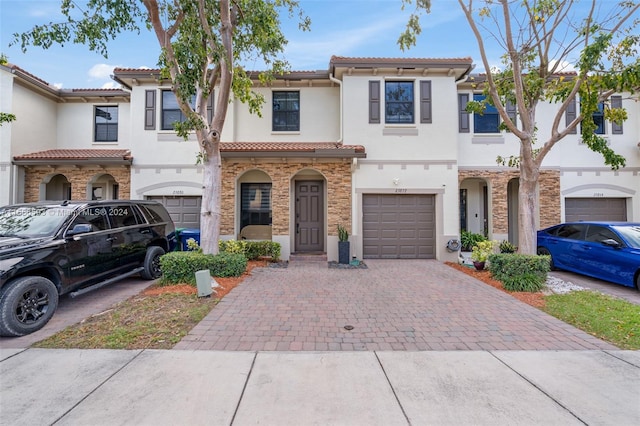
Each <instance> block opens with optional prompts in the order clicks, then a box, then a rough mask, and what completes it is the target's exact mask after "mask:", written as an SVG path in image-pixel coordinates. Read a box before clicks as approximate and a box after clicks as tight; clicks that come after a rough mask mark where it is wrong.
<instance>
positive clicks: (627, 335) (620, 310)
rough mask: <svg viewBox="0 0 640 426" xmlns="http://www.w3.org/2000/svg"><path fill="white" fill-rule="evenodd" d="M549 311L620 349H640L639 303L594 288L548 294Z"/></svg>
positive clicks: (547, 311) (546, 310) (546, 298)
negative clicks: (599, 291) (592, 289)
mask: <svg viewBox="0 0 640 426" xmlns="http://www.w3.org/2000/svg"><path fill="white" fill-rule="evenodd" d="M545 302H546V303H545V306H544V308H542V309H543V310H544V311H545V312H546V313H548V314H550V315H552V316H554V317H556V318H558V319H560V320H562V321H564V322H566V323H568V324H571V325H573V326H574V327H576V328H579V329H581V330H583V331H585V332H587V333H589V334H591V335H593V336H596V337H598V338H599V339H602V340H605V341H607V342H609V343H612V344H614V345H616V346H617V347H619V348H621V349H630V350H638V349H640V305H635V304H633V303H630V302H627V301H626V300H623V299H618V298H616V297H612V296H608V295H604V294H602V293H598V292H594V291H572V292H570V293H567V294H554V295H550V296H546V297H545Z"/></svg>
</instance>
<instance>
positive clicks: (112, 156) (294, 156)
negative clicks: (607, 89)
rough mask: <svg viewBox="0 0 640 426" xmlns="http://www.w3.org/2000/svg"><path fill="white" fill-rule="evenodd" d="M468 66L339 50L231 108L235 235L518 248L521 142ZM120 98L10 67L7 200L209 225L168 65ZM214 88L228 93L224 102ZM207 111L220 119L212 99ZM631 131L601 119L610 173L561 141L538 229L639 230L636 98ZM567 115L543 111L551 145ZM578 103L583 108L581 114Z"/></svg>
mask: <svg viewBox="0 0 640 426" xmlns="http://www.w3.org/2000/svg"><path fill="white" fill-rule="evenodd" d="M472 69H473V63H472V60H471V59H470V58H452V59H435V58H425V59H419V58H414V59H407V58H404V59H394V58H347V57H335V56H334V57H332V58H331V59H330V62H329V67H328V69H327V70H323V71H295V72H291V73H289V74H286V75H284V76H280V77H278V78H277V79H276V80H275V81H274V82H273V83H272V84H270V85H269V86H260V85H258V84H256V87H255V90H256V91H258V92H260V93H262V94H263V95H264V97H265V99H266V100H267V102H266V103H265V104H264V105H263V108H262V116H261V117H259V116H257V115H253V114H250V113H249V111H248V108H247V107H246V106H245V105H244V104H242V103H240V102H232V105H231V106H230V108H229V111H228V115H227V119H226V123H225V127H224V131H223V134H222V144H221V152H222V159H223V180H222V213H223V218H222V228H221V235H222V238H225V239H238V238H250V239H251V238H260V239H262V238H267V239H272V240H274V241H277V242H279V243H280V244H281V245H282V254H283V258H285V259H288V258H289V256H290V255H291V254H321V255H325V254H326V256H327V258H328V259H329V260H335V259H337V241H338V236H337V226H338V225H339V224H340V225H343V226H345V227H346V228H347V229H349V230H350V234H351V235H350V240H351V251H352V253H351V254H352V256H355V257H357V258H359V259H367V258H434V259H438V260H441V261H445V260H455V258H456V256H457V253H456V252H452V251H449V250H448V249H447V243H448V242H449V241H450V240H455V239H458V238H459V235H460V230H461V229H464V230H469V231H473V232H479V233H484V234H486V235H488V236H489V237H491V238H494V239H498V240H505V239H508V240H510V241H512V242H514V243H515V242H517V221H518V215H517V194H518V171H517V170H516V169H513V168H508V167H506V166H501V165H498V164H497V163H496V157H497V156H498V155H501V156H503V157H508V156H510V155H517V154H518V150H519V146H518V141H517V139H516V138H515V137H514V136H513V135H511V134H509V133H506V132H501V131H499V129H498V125H499V117H497V114H495V112H494V111H491V110H488V111H487V112H486V113H485V114H484V115H474V114H469V113H467V112H466V111H465V109H464V108H465V104H466V102H468V101H469V100H471V99H477V98H478V96H481V94H480V93H479V91H478V90H477V87H478V84H477V79H478V78H479V77H478V76H475V75H472V74H471V71H472ZM113 78H114V80H115V81H117V82H118V83H119V84H120V86H121V88H120V89H116V90H104V89H75V90H57V89H54V88H52V87H50V86H49V85H48V84H47V83H46V82H44V81H42V80H41V79H39V78H37V77H36V76H34V75H31V74H29V73H28V72H26V71H25V70H22V69H21V68H19V67H17V66H14V65H7V66H2V67H1V68H0V88H1V89H2V99H1V101H0V102H1V104H0V108H1V109H2V111H3V112H12V113H14V114H15V115H16V116H17V120H16V121H15V122H13V123H10V124H4V125H3V126H2V127H0V136H1V138H2V139H1V141H2V143H1V148H0V182H1V184H0V204H8V203H14V202H22V201H38V200H45V199H85V198H92V199H107V198H131V199H154V200H158V201H160V202H162V203H163V204H165V205H166V206H167V208H168V209H169V210H170V212H171V213H172V215H173V217H174V220H175V222H176V224H177V225H178V226H179V227H185V228H197V227H198V226H199V217H200V197H201V194H202V166H201V165H199V164H198V163H197V154H198V144H197V142H196V141H195V139H194V138H190V139H189V140H186V141H185V140H184V139H182V138H180V137H178V136H177V135H176V134H175V133H174V131H173V127H172V123H174V122H175V121H178V120H181V119H182V118H183V117H182V113H181V112H180V110H179V108H178V107H177V104H176V101H175V97H174V95H173V93H172V92H171V91H170V89H171V85H170V82H168V81H165V80H162V79H161V78H160V74H159V71H158V70H148V69H145V70H143V69H116V70H115V71H114V75H113ZM213 96H214V97H215V96H216V93H214V94H213ZM213 100H214V99H213V98H212V99H211V102H210V111H211V112H213V111H212V108H213V105H214V102H213ZM611 103H612V104H614V105H621V106H622V107H624V108H625V109H626V110H627V113H628V116H629V119H628V120H627V121H626V122H625V123H624V124H623V125H622V126H617V125H615V124H614V123H608V122H606V121H605V120H604V117H603V116H601V117H597V119H598V120H599V123H600V124H601V126H600V128H599V129H598V131H599V132H602V133H603V134H604V135H605V136H606V138H607V140H608V142H609V143H610V144H611V146H612V147H613V148H614V149H615V150H616V151H617V152H619V153H620V154H622V155H624V156H625V157H626V159H627V166H626V167H625V168H623V169H620V170H618V171H612V170H611V169H610V168H608V167H606V166H604V164H603V162H602V159H601V157H600V156H598V155H597V154H594V153H592V152H591V151H589V149H588V148H586V147H585V146H581V142H580V137H579V135H578V134H576V135H570V136H569V137H567V138H566V139H565V140H563V141H561V142H560V143H559V144H558V145H557V146H556V147H555V148H554V149H553V150H552V152H551V154H550V155H549V156H548V158H547V159H546V160H545V162H544V170H543V172H542V176H541V179H540V185H539V193H538V199H539V203H538V204H539V212H538V218H539V225H540V227H544V226H548V225H552V224H555V223H558V222H560V221H563V220H565V219H566V220H572V219H608V220H624V221H640V195H639V192H640V177H639V176H638V174H639V172H640V147H639V146H638V142H639V141H640V103H639V102H637V100H634V99H632V98H631V97H630V96H628V95H625V94H619V95H616V96H612V98H611ZM556 108H557V106H555V105H552V104H541V105H540V108H539V110H538V111H537V121H538V128H539V131H540V134H541V135H544V134H548V129H549V126H550V123H551V120H552V117H553V115H554V111H555V110H556ZM575 111H576V110H575V109H572V110H571V111H570V112H569V116H568V117H567V119H570V118H571V116H570V114H572V113H575Z"/></svg>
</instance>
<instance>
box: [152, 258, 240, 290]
mask: <svg viewBox="0 0 640 426" xmlns="http://www.w3.org/2000/svg"><path fill="white" fill-rule="evenodd" d="M203 269H208V270H209V272H210V273H211V276H213V277H237V276H240V275H242V273H243V272H244V271H246V269H247V258H246V257H244V255H242V254H234V253H219V254H217V255H212V254H203V253H200V252H197V251H174V252H171V253H167V254H165V255H163V256H162V257H161V258H160V270H161V271H162V279H161V280H160V283H161V284H181V283H185V284H191V285H195V284H196V277H195V273H196V271H200V270H203Z"/></svg>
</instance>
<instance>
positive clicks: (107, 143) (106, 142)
mask: <svg viewBox="0 0 640 426" xmlns="http://www.w3.org/2000/svg"><path fill="white" fill-rule="evenodd" d="M91 143H92V144H93V145H100V146H104V145H118V141H104V142H101V141H93V142H91Z"/></svg>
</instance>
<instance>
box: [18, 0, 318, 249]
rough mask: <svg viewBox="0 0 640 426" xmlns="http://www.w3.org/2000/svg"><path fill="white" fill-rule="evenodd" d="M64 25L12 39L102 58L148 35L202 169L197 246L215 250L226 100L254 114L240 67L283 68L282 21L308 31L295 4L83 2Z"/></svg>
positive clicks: (257, 105) (252, 0)
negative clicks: (131, 38)
mask: <svg viewBox="0 0 640 426" xmlns="http://www.w3.org/2000/svg"><path fill="white" fill-rule="evenodd" d="M61 11H62V14H63V15H64V16H65V18H66V20H65V21H64V22H59V23H53V22H50V23H48V24H44V25H38V26H35V27H34V28H33V29H31V30H30V31H28V32H24V33H21V34H14V41H13V42H14V43H19V44H20V46H21V47H22V49H23V51H25V50H26V49H27V47H28V46H38V47H42V48H44V49H47V48H49V47H50V46H52V45H53V44H54V43H56V44H60V45H64V44H66V43H77V44H83V45H86V46H87V48H88V49H89V50H91V51H95V52H98V53H100V54H101V55H103V56H104V57H105V58H107V57H108V44H109V41H111V40H113V39H115V38H116V37H118V36H120V34H121V33H123V32H134V33H139V32H140V31H143V30H151V31H153V33H155V35H156V38H157V41H158V45H159V49H158V51H159V59H158V65H159V66H160V68H161V73H162V76H163V77H165V78H167V79H170V80H171V82H172V90H173V91H174V93H175V94H176V98H177V100H178V104H179V106H180V109H181V111H182V112H183V113H184V115H185V117H187V119H186V120H185V121H184V122H181V123H175V125H174V127H175V130H176V131H177V133H178V134H179V135H180V136H182V137H185V138H187V136H188V135H189V134H190V133H191V132H195V134H196V136H197V139H198V142H199V144H200V154H199V157H198V158H199V160H200V161H201V162H202V164H203V165H204V173H203V179H204V185H203V186H204V187H203V200H202V212H201V242H202V247H203V249H204V251H205V252H207V253H216V252H217V251H218V237H219V234H220V188H221V172H220V168H221V158H220V147H219V142H220V135H221V134H222V129H223V126H224V122H225V118H226V114H227V106H228V105H229V100H230V97H231V95H232V94H233V97H234V98H235V99H237V100H239V101H242V102H244V103H247V104H248V106H249V110H250V111H251V112H253V113H258V114H259V113H260V109H261V105H262V104H263V103H264V101H265V100H264V98H263V97H262V96H261V95H260V94H258V93H255V92H253V91H252V86H253V83H252V80H251V78H250V75H249V72H248V71H247V70H246V69H245V68H244V66H243V64H245V63H260V64H263V65H264V71H262V72H261V73H260V74H259V77H258V78H259V80H260V82H261V83H267V82H268V81H269V80H270V79H271V78H272V77H273V75H274V74H275V73H283V72H285V71H286V70H287V68H288V64H287V62H286V61H285V60H283V59H282V58H281V56H282V53H283V50H284V47H285V45H286V43H287V41H286V39H285V37H284V34H283V33H282V31H281V28H280V14H281V13H288V15H289V18H294V17H295V18H297V19H299V28H300V29H302V30H307V29H308V28H309V26H310V20H309V18H308V17H306V16H305V15H304V14H303V12H302V11H301V10H300V9H299V4H298V1H296V0H161V1H157V0H138V1H136V0H88V1H87V2H86V3H84V4H83V5H82V6H80V5H78V3H76V2H75V1H73V0H62V1H61ZM214 89H215V95H216V96H215V99H216V101H215V108H214V111H215V112H214V114H213V116H212V117H211V118H209V117H207V101H208V98H209V96H210V95H211V94H212V93H213V92H214Z"/></svg>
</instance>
